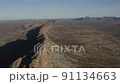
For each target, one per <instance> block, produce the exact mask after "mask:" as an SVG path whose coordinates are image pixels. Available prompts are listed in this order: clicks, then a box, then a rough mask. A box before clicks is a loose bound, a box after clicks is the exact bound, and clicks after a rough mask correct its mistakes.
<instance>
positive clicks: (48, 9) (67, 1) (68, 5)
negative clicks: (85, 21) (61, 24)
mask: <svg viewBox="0 0 120 84" xmlns="http://www.w3.org/2000/svg"><path fill="white" fill-rule="evenodd" d="M86 16H90V17H101V16H115V17H120V0H0V20H14V19H52V18H77V17H78V18H79V17H86Z"/></svg>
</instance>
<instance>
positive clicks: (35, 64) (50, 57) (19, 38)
mask: <svg viewBox="0 0 120 84" xmlns="http://www.w3.org/2000/svg"><path fill="white" fill-rule="evenodd" d="M38 42H42V43H43V44H44V45H45V47H46V48H47V50H46V51H45V52H43V53H42V54H36V53H34V51H33V50H34V45H36V44H37V43H38ZM52 45H59V46H63V45H66V46H68V45H78V46H81V45H82V46H84V49H85V50H86V52H52V51H51V50H50V46H52ZM0 67H11V68H18V67H20V68H26V67H27V68H116V67H119V68H120V22H119V21H80V20H55V21H53V20H52V21H42V20H41V21H32V20H31V21H8V22H6V21H5V22H4V21H1V22H0Z"/></svg>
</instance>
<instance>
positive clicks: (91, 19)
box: [75, 17, 120, 21]
mask: <svg viewBox="0 0 120 84" xmlns="http://www.w3.org/2000/svg"><path fill="white" fill-rule="evenodd" d="M75 20H81V21H93V20H94V21H120V17H82V18H75Z"/></svg>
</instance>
